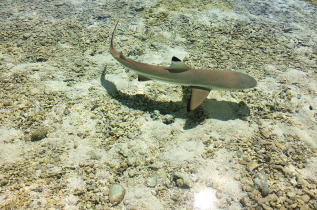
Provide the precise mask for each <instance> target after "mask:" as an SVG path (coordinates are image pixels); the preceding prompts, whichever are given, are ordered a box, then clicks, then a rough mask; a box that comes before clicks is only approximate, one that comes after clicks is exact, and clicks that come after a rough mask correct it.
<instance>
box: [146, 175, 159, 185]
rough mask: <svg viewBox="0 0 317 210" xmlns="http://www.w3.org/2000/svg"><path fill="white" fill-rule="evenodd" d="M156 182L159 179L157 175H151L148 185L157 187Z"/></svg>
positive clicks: (147, 181)
mask: <svg viewBox="0 0 317 210" xmlns="http://www.w3.org/2000/svg"><path fill="white" fill-rule="evenodd" d="M156 184H157V179H156V177H155V176H153V177H150V178H148V179H147V180H146V185H147V186H148V187H155V186H156Z"/></svg>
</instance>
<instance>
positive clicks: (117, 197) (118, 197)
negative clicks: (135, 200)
mask: <svg viewBox="0 0 317 210" xmlns="http://www.w3.org/2000/svg"><path fill="white" fill-rule="evenodd" d="M124 195H125V189H124V187H122V186H121V185H120V184H113V185H111V187H110V190H109V200H110V202H111V203H112V204H119V203H120V202H121V201H122V200H123V198H124Z"/></svg>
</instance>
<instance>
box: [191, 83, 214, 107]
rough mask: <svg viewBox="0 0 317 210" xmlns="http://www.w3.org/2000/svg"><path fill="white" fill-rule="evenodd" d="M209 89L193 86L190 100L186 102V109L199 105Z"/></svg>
mask: <svg viewBox="0 0 317 210" xmlns="http://www.w3.org/2000/svg"><path fill="white" fill-rule="evenodd" d="M209 92H210V90H209V89H206V88H199V87H193V88H192V95H191V97H190V101H189V102H188V111H192V110H194V109H196V108H197V107H199V105H200V104H201V103H202V102H203V101H204V100H205V98H206V97H207V96H208V94H209Z"/></svg>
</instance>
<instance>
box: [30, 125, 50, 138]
mask: <svg viewBox="0 0 317 210" xmlns="http://www.w3.org/2000/svg"><path fill="white" fill-rule="evenodd" d="M47 133H48V128H47V127H40V128H38V129H36V130H34V131H33V132H31V141H39V140H41V139H44V138H45V137H46V135H47Z"/></svg>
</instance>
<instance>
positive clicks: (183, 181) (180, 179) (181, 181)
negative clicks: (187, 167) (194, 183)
mask: <svg viewBox="0 0 317 210" xmlns="http://www.w3.org/2000/svg"><path fill="white" fill-rule="evenodd" d="M172 177H173V180H174V181H175V182H176V185H177V186H178V187H181V188H190V186H191V183H190V179H189V176H188V175H187V174H185V173H182V172H175V173H174V174H173V176H172Z"/></svg>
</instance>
